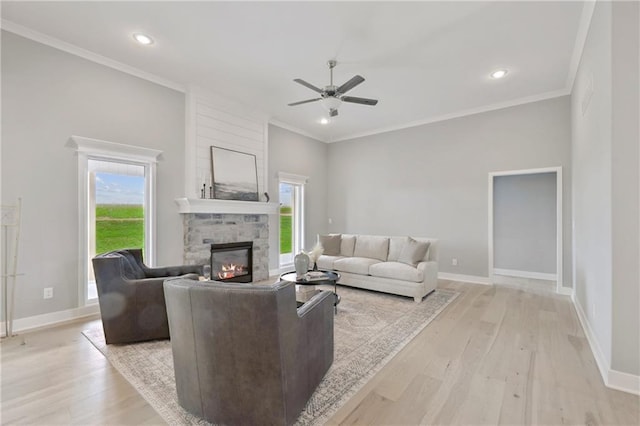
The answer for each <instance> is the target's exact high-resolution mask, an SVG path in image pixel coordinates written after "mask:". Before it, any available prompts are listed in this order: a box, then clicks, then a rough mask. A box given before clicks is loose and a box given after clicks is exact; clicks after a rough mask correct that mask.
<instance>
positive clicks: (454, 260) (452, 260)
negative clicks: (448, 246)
mask: <svg viewBox="0 0 640 426" xmlns="http://www.w3.org/2000/svg"><path fill="white" fill-rule="evenodd" d="M451 265H452V266H458V259H456V258H455V257H454V258H453V259H451Z"/></svg>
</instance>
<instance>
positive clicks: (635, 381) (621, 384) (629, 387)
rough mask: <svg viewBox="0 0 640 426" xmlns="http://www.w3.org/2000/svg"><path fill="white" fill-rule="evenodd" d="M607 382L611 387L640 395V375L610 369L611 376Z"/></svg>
mask: <svg viewBox="0 0 640 426" xmlns="http://www.w3.org/2000/svg"><path fill="white" fill-rule="evenodd" d="M605 384H606V385H607V387H610V388H611V389H615V390H619V391H622V392H628V393H632V394H634V395H640V376H636V375H633V374H629V373H623V372H622V371H617V370H609V378H608V380H606V381H605Z"/></svg>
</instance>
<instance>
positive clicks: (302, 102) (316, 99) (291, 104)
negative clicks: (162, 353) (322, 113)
mask: <svg viewBox="0 0 640 426" xmlns="http://www.w3.org/2000/svg"><path fill="white" fill-rule="evenodd" d="M320 99H322V98H315V99H307V100H306V101H298V102H293V103H290V104H288V105H289V106H296V105H302V104H307V103H309V102H315V101H319V100H320Z"/></svg>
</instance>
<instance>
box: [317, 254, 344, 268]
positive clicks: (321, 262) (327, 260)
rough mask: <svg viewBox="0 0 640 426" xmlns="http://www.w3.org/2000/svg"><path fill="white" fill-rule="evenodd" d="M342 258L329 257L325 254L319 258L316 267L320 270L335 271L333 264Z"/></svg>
mask: <svg viewBox="0 0 640 426" xmlns="http://www.w3.org/2000/svg"><path fill="white" fill-rule="evenodd" d="M342 258H343V256H327V255H326V254H323V255H322V256H320V257H319V258H318V261H317V262H316V265H318V268H319V269H335V268H334V267H333V263H334V262H335V261H336V260H338V259H342Z"/></svg>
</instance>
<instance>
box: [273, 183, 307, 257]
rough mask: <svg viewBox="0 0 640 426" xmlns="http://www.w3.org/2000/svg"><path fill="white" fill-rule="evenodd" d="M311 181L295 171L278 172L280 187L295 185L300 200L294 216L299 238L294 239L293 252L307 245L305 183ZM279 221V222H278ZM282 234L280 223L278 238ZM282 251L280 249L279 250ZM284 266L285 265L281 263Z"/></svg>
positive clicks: (295, 230) (295, 233)
mask: <svg viewBox="0 0 640 426" xmlns="http://www.w3.org/2000/svg"><path fill="white" fill-rule="evenodd" d="M308 181H309V177H308V176H302V175H296V174H293V173H286V172H278V187H280V184H281V183H287V184H290V185H295V191H296V194H295V198H296V199H299V200H300V203H299V208H297V209H295V210H294V211H295V216H294V218H293V221H294V226H295V229H294V231H293V232H294V235H298V236H299V238H298V240H297V241H295V240H294V243H293V247H292V248H291V250H292V251H293V254H294V255H295V254H296V253H298V252H300V250H302V249H304V246H305V238H304V234H305V229H306V228H305V223H304V216H305V215H304V204H305V203H304V191H305V185H306V184H307V182H308ZM278 223H279V222H278ZM279 236H280V228H279V225H278V238H279ZM278 251H280V250H278ZM280 266H283V265H280Z"/></svg>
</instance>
